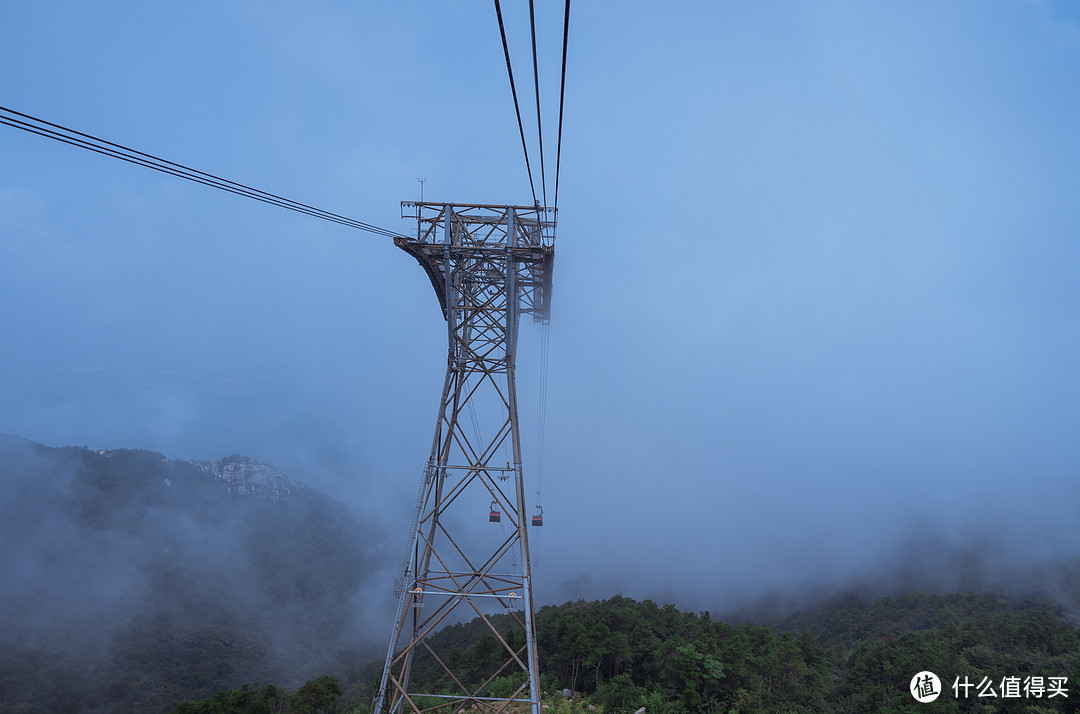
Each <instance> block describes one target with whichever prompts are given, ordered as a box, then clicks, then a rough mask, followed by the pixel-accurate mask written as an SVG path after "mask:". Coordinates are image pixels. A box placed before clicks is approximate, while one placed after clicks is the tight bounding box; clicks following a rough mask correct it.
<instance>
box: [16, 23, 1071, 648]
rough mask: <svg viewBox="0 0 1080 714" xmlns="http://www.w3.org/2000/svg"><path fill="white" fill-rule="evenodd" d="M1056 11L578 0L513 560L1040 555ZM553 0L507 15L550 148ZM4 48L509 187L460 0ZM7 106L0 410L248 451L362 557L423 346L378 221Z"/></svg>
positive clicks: (1025, 568)
mask: <svg viewBox="0 0 1080 714" xmlns="http://www.w3.org/2000/svg"><path fill="white" fill-rule="evenodd" d="M507 12H508V16H507V27H508V31H509V33H510V42H511V46H512V50H513V52H514V56H513V59H514V62H515V74H516V75H519V79H518V87H519V90H521V92H524V96H523V98H522V101H523V102H524V105H523V111H522V113H523V115H526V116H529V115H530V112H529V111H527V110H526V109H527V107H529V106H530V105H529V102H530V101H531V98H530V97H529V93H528V92H525V90H524V89H522V86H523V85H526V86H527V82H526V81H525V79H522V78H526V77H528V76H529V74H530V71H529V70H530V69H531V67H530V62H529V60H530V53H529V51H528V45H527V41H528V32H527V17H525V15H524V12H523V10H522V9H521V8H517V7H513V8H508V9H507ZM1077 13H1078V11H1077V9H1076V8H1075V7H1073V6H1072V5H1070V4H1067V3H1064V2H1025V3H1008V4H986V3H977V2H957V3H950V4H944V5H940V4H934V5H931V4H924V5H911V4H901V3H893V4H884V5H873V6H870V5H864V4H854V3H846V2H825V3H812V4H811V3H801V2H782V3H779V4H775V3H774V4H770V5H768V6H761V5H748V4H745V3H743V4H736V3H706V2H685V3H675V4H672V3H667V4H663V5H655V4H648V3H633V2H632V3H621V4H619V6H618V8H617V9H616V8H612V7H609V6H600V5H596V4H592V5H590V4H586V3H583V4H581V5H579V6H575V8H574V10H573V15H572V23H571V34H570V46H569V52H568V67H567V87H566V109H565V126H564V135H563V147H562V162H561V169H560V171H561V173H560V188H559V196H560V205H559V209H560V210H559V232H558V238H557V244H556V245H557V254H558V259H557V261H556V273H555V284H554V306H553V316H552V324H551V327H550V353H549V356H550V376H549V382H548V396H547V403H546V413H547V421H546V450H545V453H544V457H543V462H544V471H543V479H542V498H541V499H540V500H541V501H542V505H543V507H544V514H545V525H544V528H543V529H542V532H541V531H539V530H535V529H534V534H535V535H534V537H533V545H532V547H533V550H534V553H535V554H536V557H537V559H538V561H539V562H538V564H537V566H536V569H535V573H534V575H535V580H536V591H537V597H538V600H539V602H541V603H552V602H560V601H562V600H565V599H568V598H577V597H588V598H593V597H605V596H609V595H612V594H614V593H615V592H622V593H623V594H626V595H628V596H634V597H653V598H657V599H662V600H665V601H674V602H676V603H677V604H678V605H680V606H681V607H687V608H701V609H710V610H711V611H713V612H714V613H715V612H724V611H728V610H734V609H737V608H739V607H745V606H748V605H750V604H752V603H754V602H756V601H758V600H760V599H761V598H766V597H772V598H780V599H781V600H783V601H785V602H791V603H795V604H797V603H798V601H799V600H800V599H801V598H803V597H804V596H806V594H807V593H829V592H834V591H837V590H842V589H843V588H846V587H849V586H851V587H864V586H865V587H869V588H871V589H875V591H887V590H890V589H894V588H904V587H907V586H908V584H915V585H916V586H919V587H926V588H928V589H950V588H966V587H973V586H975V585H979V586H986V587H998V586H1004V584H1015V583H1017V582H1021V581H1023V582H1032V581H1033V579H1037V578H1035V576H1034V575H1030V574H1031V573H1042V574H1043V575H1045V576H1046V578H1047V582H1049V581H1051V580H1053V579H1054V573H1056V572H1062V568H1064V565H1062V564H1066V563H1069V562H1071V561H1072V559H1074V558H1075V557H1076V556H1077V555H1078V550H1080V549H1078V545H1080V543H1078V542H1077V541H1078V536H1077V535H1076V533H1077V531H1076V529H1075V526H1074V524H1075V514H1076V508H1077V506H1078V497H1080V494H1078V486H1077V479H1076V464H1077V463H1078V462H1080V459H1078V456H1080V453H1078V451H1080V445H1078V444H1080V442H1078V441H1077V440H1076V439H1075V434H1076V433H1078V427H1080V407H1078V405H1080V398H1078V397H1080V376H1078V373H1077V371H1076V369H1075V365H1076V363H1077V357H1078V354H1080V320H1078V317H1077V311H1076V305H1077V304H1078V297H1080V296H1078V295H1077V281H1076V280H1075V277H1074V273H1075V270H1074V268H1075V266H1076V265H1077V264H1078V263H1080V243H1078V242H1077V241H1076V235H1077V233H1078V228H1080V205H1078V204H1077V202H1076V201H1075V195H1076V193H1077V189H1078V188H1080V181H1078V176H1077V171H1078V168H1077V167H1078V166H1080V138H1078V135H1077V133H1076V131H1075V127H1076V126H1077V125H1078V120H1080V96H1078V95H1077V93H1076V91H1075V87H1076V86H1078V79H1080V24H1078V15H1077ZM561 19H562V18H561V8H556V7H554V6H552V7H551V8H543V14H542V16H541V17H540V18H539V25H538V30H537V32H538V38H542V40H541V47H540V51H541V65H542V74H541V77H540V80H541V92H542V95H543V97H542V98H543V108H544V112H545V114H544V127H545V134H546V136H545V155H546V157H547V158H548V160H549V165H548V167H547V168H548V171H547V173H548V181H549V186H550V183H551V180H552V179H551V177H552V175H553V173H554V171H553V169H554V164H553V163H551V162H552V161H553V157H554V155H555V150H554V147H555V143H554V139H555V134H554V128H555V127H556V126H557V107H558V61H559V51H560V47H559V38H561V26H560V25H561ZM0 59H2V60H3V61H4V64H5V66H7V67H10V68H18V69H12V71H10V72H8V73H7V76H5V79H4V90H3V96H4V98H3V104H4V105H5V106H9V107H11V108H14V109H16V110H19V111H24V112H27V113H29V114H33V115H36V116H40V117H42V118H45V119H48V120H50V121H54V122H57V123H59V124H63V125H67V126H71V127H73V128H75V129H78V130H80V131H85V132H87V133H90V134H93V135H96V136H101V137H103V138H105V139H109V140H112V141H117V142H119V143H122V144H125V145H128V146H132V147H134V148H137V149H140V150H143V151H147V152H150V153H154V154H157V155H160V156H163V157H165V158H168V159H171V160H174V161H178V162H181V163H184V164H187V165H190V166H194V167H196V168H199V169H201V170H204V171H209V172H212V173H216V174H219V175H222V176H225V177H227V178H230V179H233V180H236V181H241V182H244V183H248V184H251V185H254V186H256V187H258V188H261V189H264V190H267V191H271V192H274V193H278V194H281V195H284V196H288V197H289V198H293V199H295V200H299V201H303V202H306V203H310V204H313V205H316V206H319V207H320V208H325V209H327V210H331V211H335V212H340V213H343V214H346V215H352V216H355V217H357V218H359V219H360V220H364V221H367V222H370V223H374V224H376V225H379V226H383V227H387V228H390V229H394V230H401V231H408V230H411V229H412V226H410V225H409V224H408V222H406V221H401V220H400V219H399V207H398V206H399V202H400V201H402V200H411V199H416V198H418V195H419V188H420V187H419V184H418V183H417V179H418V178H426V179H427V182H426V183H425V184H424V186H425V189H424V190H425V196H426V198H427V199H428V200H437V201H443V200H445V201H452V202H453V201H456V202H462V203H470V202H476V203H529V201H530V200H531V193H530V189H529V185H528V181H527V178H526V174H525V171H524V166H523V163H524V162H523V161H522V155H521V147H520V138H519V135H518V128H517V126H516V120H515V117H514V111H513V104H512V101H511V99H510V92H509V86H508V81H507V77H506V68H505V62H504V60H503V57H502V48H501V45H500V43H499V37H498V32H497V24H496V21H495V18H494V12H493V11H492V9H491V8H490V7H489V6H486V5H483V4H481V5H477V6H463V5H457V4H455V5H446V4H440V3H434V2H421V3H398V4H394V5H392V6H384V5H378V6H374V5H369V4H359V5H357V4H345V3H330V4H327V5H321V6H319V7H310V6H304V7H299V6H296V5H294V4H289V3H284V2H269V3H257V4H256V3H239V4H236V3H234V4H230V5H228V6H221V5H220V4H217V3H209V2H194V3H187V4H185V5H184V6H183V7H169V8H165V7H157V6H153V7H151V6H146V5H144V4H139V3H129V2H118V3H113V4H110V5H108V6H105V7H102V6H97V7H94V8H93V9H91V8H89V7H83V6H81V5H76V4H68V5H67V6H66V7H65V8H64V10H63V12H57V11H56V10H55V8H54V7H45V6H39V5H37V4H27V3H24V4H20V5H18V6H14V7H11V8H8V9H7V10H6V12H5V22H4V23H3V27H2V28H0ZM529 127H530V125H529V124H526V131H527V132H530V133H529V136H532V133H531V132H532V131H534V130H532V129H530V128H529ZM0 129H3V131H0V155H2V156H3V160H2V161H0V304H3V305H4V306H5V309H4V310H2V311H0V333H2V334H3V335H4V336H5V339H4V341H3V344H2V346H0V368H2V370H3V373H4V374H5V379H4V380H3V382H2V384H0V432H7V433H14V434H19V435H21V436H23V437H26V438H28V439H32V440H34V441H37V442H40V443H43V444H46V445H49V446H60V445H65V444H66V445H87V446H90V447H91V448H94V449H114V448H145V449H151V450H155V451H159V452H161V453H163V454H165V455H166V456H168V457H169V458H180V459H191V458H201V459H212V458H219V457H221V456H223V455H225V454H232V453H240V454H244V455H247V456H251V457H253V458H256V459H258V460H260V461H263V462H266V463H269V464H272V465H273V466H275V467H276V468H278V469H281V470H282V471H284V472H286V473H288V474H289V475H290V476H292V477H294V478H296V479H298V480H300V481H303V482H304V483H307V484H309V485H310V486H312V487H313V488H315V489H318V490H319V491H321V492H323V493H326V494H328V495H330V496H332V497H334V498H336V499H339V500H341V501H342V502H344V503H345V504H347V506H348V507H349V508H350V509H352V510H353V512H355V513H359V514H361V517H362V518H363V519H364V520H365V522H366V523H367V524H368V525H369V526H370V527H371V529H372V532H373V533H378V534H380V535H379V536H377V537H376V536H373V538H376V539H382V538H384V539H385V545H386V548H387V549H388V550H389V551H391V552H393V553H394V554H395V555H394V556H393V557H392V559H396V558H397V555H396V553H397V550H396V549H397V548H400V547H402V546H403V545H404V541H405V537H406V535H407V533H406V531H407V529H408V527H409V513H410V509H411V508H412V504H413V502H414V499H415V492H416V487H417V484H418V479H419V478H420V474H421V468H422V465H423V463H424V462H425V460H426V458H427V449H428V448H429V445H430V443H431V441H430V440H431V432H432V429H433V427H434V422H435V411H436V408H437V406H438V398H439V390H440V387H441V380H442V377H443V371H444V369H445V350H446V345H445V325H444V323H443V321H442V319H441V315H440V313H439V308H438V304H437V300H436V297H435V295H434V294H433V293H432V291H431V287H430V284H429V283H428V280H427V278H426V277H425V276H424V275H423V273H422V271H420V270H418V269H417V266H416V264H415V262H414V261H413V260H412V259H411V258H409V257H408V256H406V255H404V254H402V253H401V252H400V251H398V250H397V249H396V248H394V247H393V245H392V244H391V243H390V241H389V240H387V239H383V238H379V237H376V236H372V235H368V234H363V233H358V232H356V231H350V230H349V229H346V228H344V227H341V226H337V225H333V224H330V223H324V222H319V221H316V220H315V219H312V218H310V217H306V216H300V215H295V214H291V213H288V212H285V211H282V210H280V209H277V208H274V207H270V206H265V205H262V204H257V203H254V202H250V201H246V200H244V199H241V198H239V197H236V196H231V195H227V194H225V193H221V192H215V191H212V190H211V189H208V188H205V187H202V186H197V185H194V184H185V182H182V181H180V180H179V179H175V178H172V177H168V176H159V175H156V174H152V173H151V172H149V171H146V170H145V169H140V168H138V167H133V166H130V165H126V164H122V163H121V162H116V161H112V160H109V159H106V158H104V157H101V156H97V155H94V154H90V153H89V152H82V151H78V150H76V149H74V148H72V147H69V146H63V145H60V144H58V143H55V142H49V141H46V140H44V139H42V138H40V137H35V136H31V135H29V134H26V133H25V132H19V131H16V130H15V129H11V128H10V127H0ZM530 151H531V152H532V153H531V155H532V156H535V155H536V148H535V146H534V147H532V148H531V149H530ZM533 160H534V161H536V160H538V159H536V158H534V159H533ZM534 173H535V170H534ZM549 193H550V191H549ZM521 339H522V343H521V350H520V352H521V356H520V359H519V370H518V374H519V380H520V392H521V402H522V406H521V419H522V425H523V430H524V433H525V435H526V436H525V440H524V445H525V449H526V454H525V456H526V464H525V468H526V474H527V478H528V479H529V484H528V491H529V500H530V504H533V503H535V502H536V501H537V498H536V497H535V490H536V486H537V482H536V479H537V468H536V467H537V463H538V457H537V443H538V433H539V424H538V423H537V415H538V412H539V405H538V403H537V394H538V391H539V390H538V384H539V354H540V335H539V332H538V330H536V329H535V328H534V327H533V326H532V325H525V326H524V328H523V332H522V338H521ZM476 520H477V528H482V527H485V526H486V525H487V524H486V523H485V516H484V514H483V513H477V516H476ZM30 527H32V528H35V529H36V528H41V529H48V528H50V525H49V521H48V517H45V518H44V519H43V520H41V521H38V522H36V523H34V524H32V525H31V526H30ZM193 530H194V531H195V532H197V531H198V530H199V526H197V525H196V526H193ZM71 547H72V548H76V549H77V548H82V547H91V545H87V544H77V545H72V546H71ZM93 547H97V546H93ZM103 547H104V546H103ZM105 550H107V548H105ZM972 554H974V555H972ZM968 556H970V558H976V560H977V562H978V564H979V565H978V568H977V570H978V571H979V573H980V574H979V575H978V577H975V576H974V575H972V574H971V572H969V570H970V569H968V570H965V568H966V567H967V566H965V565H964V563H969V562H973V561H970V558H969V557H968ZM965 558H968V559H967V560H965ZM46 563H47V559H46V558H45V555H44V554H43V555H42V559H40V560H28V561H27V562H26V564H25V566H23V567H26V568H45V567H47V565H46ZM116 567H117V568H118V569H122V566H121V564H120V563H119V562H117V564H116ZM76 575H78V574H76ZM392 579H393V576H392V574H388V575H387V579H386V583H385V591H384V595H383V597H386V598H388V597H389V595H390V592H391V588H392ZM108 580H109V582H113V583H122V582H123V574H122V573H121V572H117V573H116V577H115V578H109V579H108ZM1040 582H1041V581H1040ZM868 583H870V584H873V585H872V586H871V585H867V584H868ZM94 587H95V586H90V587H88V593H89V595H88V607H91V606H93V603H94V602H95V601H96V598H97V597H98V596H99V595H100V597H102V598H107V596H108V593H107V592H98V591H96V590H95V589H94ZM4 597H5V598H8V597H10V592H9V593H5V594H4ZM371 597H372V598H374V597H375V595H372V596H371ZM384 604H385V603H384ZM358 607H359V605H358ZM389 627H390V625H389V621H387V623H386V628H385V629H386V633H387V634H389Z"/></svg>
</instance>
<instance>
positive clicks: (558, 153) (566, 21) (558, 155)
mask: <svg viewBox="0 0 1080 714" xmlns="http://www.w3.org/2000/svg"><path fill="white" fill-rule="evenodd" d="M569 34H570V0H566V15H565V17H564V18H563V31H562V80H561V81H560V83H559V143H558V146H557V147H556V148H555V209H556V210H558V208H559V161H560V160H561V159H562V118H563V98H564V97H565V96H566V39H567V37H568V36H569Z"/></svg>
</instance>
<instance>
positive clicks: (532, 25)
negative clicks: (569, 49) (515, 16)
mask: <svg viewBox="0 0 1080 714" xmlns="http://www.w3.org/2000/svg"><path fill="white" fill-rule="evenodd" d="M529 29H530V30H531V31H532V55H533V86H534V89H535V91H536V134H537V137H538V140H539V143H540V191H541V193H542V195H543V197H544V207H545V208H546V207H547V180H546V179H545V178H544V127H543V125H542V124H541V123H540V66H539V64H538V63H537V61H536V13H534V12H533V0H529ZM533 200H534V201H535V200H536V199H535V198H534V199H533Z"/></svg>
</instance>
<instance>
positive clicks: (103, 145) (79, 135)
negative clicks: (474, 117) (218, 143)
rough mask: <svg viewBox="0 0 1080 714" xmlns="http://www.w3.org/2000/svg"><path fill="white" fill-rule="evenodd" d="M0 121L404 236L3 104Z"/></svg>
mask: <svg viewBox="0 0 1080 714" xmlns="http://www.w3.org/2000/svg"><path fill="white" fill-rule="evenodd" d="M0 124H5V125H7V126H10V127H13V128H15V129H22V130H23V131H26V132H29V133H31V134H37V135H38V136H43V137H45V138H48V139H53V140H55V141H59V142H62V143H65V144H69V145H71V146H77V147H79V148H82V149H87V150H89V151H93V152H96V153H98V154H102V155H104V156H110V157H112V158H115V159H120V160H121V161H126V162H128V163H131V164H135V165H137V166H144V167H146V168H148V169H153V170H155V171H160V172H161V173H166V174H170V175H172V176H176V177H178V178H183V179H187V180H188V181H193V182H195V183H200V184H203V185H204V186H210V187H212V188H217V189H221V190H222V191H228V192H229V193H233V194H236V195H239V196H245V197H247V198H252V199H255V200H256V201H262V202H263V203H268V204H271V205H274V206H279V207H280V208H286V209H288V210H290V211H295V212H297V213H303V214H305V215H309V216H312V217H314V218H321V219H323V220H325V221H330V222H332V223H338V224H341V225H344V226H348V227H349V228H355V229H357V230H362V231H368V232H369V233H375V234H378V235H382V236H386V237H388V238H399V237H401V238H405V237H407V236H405V235H404V234H402V233H398V232H396V231H391V230H389V229H386V228H380V227H378V226H375V225H372V224H370V223H365V222H363V221H358V220H356V219H354V218H348V217H347V216H342V215H339V214H337V213H331V212H329V211H324V210H322V209H321V208H315V207H314V206H309V205H307V204H306V203H300V202H299V201H293V200H292V199H288V198H284V197H282V196H278V195H276V194H273V193H268V192H266V191H261V190H259V189H257V188H252V187H251V186H247V185H245V184H242V183H237V182H236V181H230V180H228V179H225V178H222V177H220V176H216V175H214V174H210V173H206V172H205V171H199V170H197V169H193V168H191V167H188V166H184V165H183V164H178V163H176V162H173V161H168V160H166V159H162V158H160V157H157V156H154V155H152V154H147V153H145V152H142V151H137V150H135V149H131V148H129V147H126V146H123V145H121V144H116V143H114V142H111V141H106V140H104V139H100V138H98V137H95V136H91V135H90V134H85V133H83V132H81V131H76V130H74V129H69V128H67V127H64V126H61V125H59V124H54V123H52V122H49V121H45V120H44V119H38V118H37V117H33V116H30V115H29V114H24V113H22V112H18V111H15V110H14V109H9V108H7V107H0Z"/></svg>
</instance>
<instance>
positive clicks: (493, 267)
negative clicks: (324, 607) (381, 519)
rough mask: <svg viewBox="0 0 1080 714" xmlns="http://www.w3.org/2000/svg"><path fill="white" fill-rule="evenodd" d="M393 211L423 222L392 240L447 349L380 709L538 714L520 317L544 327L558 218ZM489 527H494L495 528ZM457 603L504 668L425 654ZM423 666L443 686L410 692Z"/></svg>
mask: <svg viewBox="0 0 1080 714" xmlns="http://www.w3.org/2000/svg"><path fill="white" fill-rule="evenodd" d="M401 206H402V217H403V218H415V219H416V221H417V231H416V238H415V239H413V238H408V239H404V238H399V239H396V240H395V243H396V245H397V246H398V247H399V248H401V249H402V250H404V251H405V252H407V253H409V254H410V255H412V256H413V257H414V258H416V260H417V261H418V262H419V263H420V265H421V267H423V268H424V270H425V271H426V272H427V274H428V277H429V278H430V279H431V284H432V286H434V288H435V292H436V294H437V295H438V297H439V302H440V304H441V306H442V310H443V316H444V317H445V318H446V322H447V335H448V336H449V352H448V357H447V367H446V380H445V382H444V384H443V391H442V400H441V402H440V404H439V415H438V419H437V420H436V424H435V436H434V439H433V441H432V446H431V456H430V457H429V458H428V461H427V465H426V467H425V468H424V473H423V478H422V480H421V483H420V492H419V494H418V496H417V500H416V511H415V513H414V514H413V521H412V526H411V528H410V531H409V540H408V546H407V550H406V555H405V562H404V564H403V566H402V569H401V576H400V578H399V579H398V581H397V583H396V590H397V593H398V607H397V614H396V616H395V622H394V629H393V634H392V635H391V638H390V646H389V648H388V650H387V654H386V661H385V664H384V666H383V674H382V682H381V684H380V688H379V692H378V694H377V695H376V699H375V708H374V711H375V712H377V713H378V714H382V712H391V714H401V713H402V712H421V711H425V710H427V709H433V708H435V707H436V706H446V705H447V704H452V705H454V707H453V708H454V711H461V710H463V709H464V708H466V707H473V706H475V707H476V708H477V709H479V710H481V711H490V712H501V711H505V710H506V709H507V707H509V706H510V704H511V702H515V701H516V702H523V703H525V702H527V703H529V704H530V705H531V709H532V712H533V714H540V680H539V668H538V663H537V656H536V636H535V630H534V623H533V602H532V575H531V572H530V563H529V534H528V524H527V518H528V515H527V513H526V505H525V488H524V479H523V474H522V466H521V437H520V431H519V427H518V407H517V394H516V388H515V383H514V361H515V351H516V345H517V334H518V323H519V318H520V316H521V315H523V314H525V315H532V316H533V319H534V320H535V321H537V322H547V320H548V318H549V314H550V312H549V310H550V302H551V273H552V266H553V260H554V255H555V253H554V229H555V222H554V220H553V219H551V220H549V219H548V217H549V216H553V214H554V211H551V210H549V209H544V208H541V207H540V206H536V207H525V206H490V205H474V204H448V203H430V202H419V203H417V202H412V201H405V202H402V204H401ZM489 501H490V504H488V502H489ZM488 506H490V513H489V510H488ZM503 518H505V521H506V522H505V524H503V523H502V519H503ZM495 520H497V521H498V522H499V523H500V525H498V526H492V524H491V523H490V521H495ZM477 521H482V522H483V523H482V525H481V524H480V523H477ZM541 522H542V521H541ZM459 608H465V610H464V612H465V614H466V615H467V616H468V617H479V618H481V619H482V620H483V622H484V623H485V624H486V625H487V626H488V628H490V630H491V632H492V634H493V635H494V637H495V640H496V641H497V642H498V651H501V652H502V656H501V657H500V658H499V660H500V661H501V662H502V664H501V666H497V667H495V668H494V669H493V670H492V671H491V672H488V673H483V674H482V675H477V674H476V673H475V672H473V673H469V674H466V673H464V672H462V671H460V670H462V669H464V668H461V667H456V666H455V663H454V662H450V661H446V660H444V659H442V658H440V657H439V655H438V654H437V653H436V652H435V651H434V650H433V649H432V648H431V647H430V645H428V643H427V641H426V640H427V638H428V637H429V636H430V635H431V634H432V633H433V632H434V631H435V630H436V629H437V628H438V627H439V625H440V624H442V623H444V622H453V621H455V620H456V619H459V618H452V619H451V620H449V621H447V618H448V617H449V616H450V615H451V614H452V613H454V612H455V610H458V609H459ZM458 614H459V616H460V613H458ZM418 664H420V665H421V666H423V667H425V668H427V669H429V670H433V671H436V672H438V673H440V675H441V676H442V678H443V680H444V681H449V682H452V685H450V688H449V691H434V692H416V691H413V690H410V688H409V678H410V674H411V673H412V671H413V669H414V667H416V666H417V665H418ZM507 675H514V676H517V677H519V678H520V679H521V680H522V684H521V686H520V687H518V688H517V691H516V692H514V693H513V694H511V695H510V696H503V697H494V696H490V695H489V694H486V693H485V692H486V691H487V688H488V686H489V685H490V684H491V683H492V682H493V681H494V680H495V679H496V678H498V677H504V676H507ZM419 697H430V699H426V700H418V698H419Z"/></svg>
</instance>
